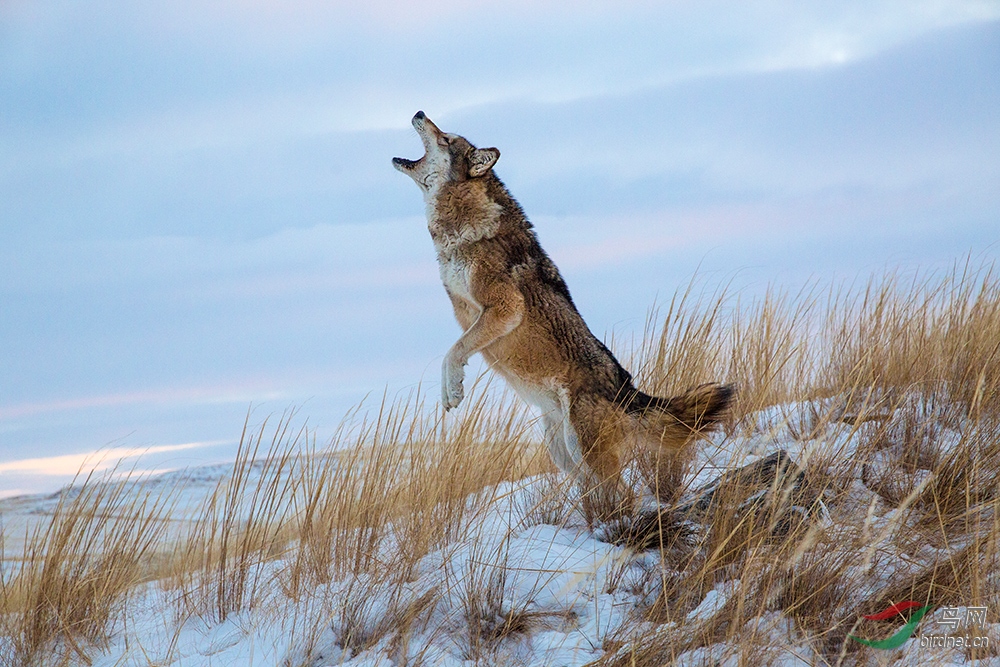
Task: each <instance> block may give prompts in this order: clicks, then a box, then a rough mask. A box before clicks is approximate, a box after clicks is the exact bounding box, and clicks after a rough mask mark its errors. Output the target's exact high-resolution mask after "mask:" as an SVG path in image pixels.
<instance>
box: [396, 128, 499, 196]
mask: <svg viewBox="0 0 1000 667" xmlns="http://www.w3.org/2000/svg"><path fill="white" fill-rule="evenodd" d="M413 127H414V128H416V130H417V134H418V135H420V140H421V141H423V142H424V151H425V154H424V156H423V157H422V158H420V159H419V160H407V159H406V158H401V157H394V158H392V166H394V167H395V168H396V169H398V170H400V171H401V172H403V173H404V174H406V175H407V176H409V177H410V178H412V179H413V180H414V181H415V182H416V184H417V185H419V186H420V189H421V190H423V191H424V194H425V195H429V194H431V193H433V192H434V191H435V190H436V189H437V188H438V187H440V186H441V184H443V183H447V182H458V181H467V180H469V179H472V178H481V177H483V176H485V175H486V174H488V173H489V172H490V169H492V168H493V165H495V164H496V163H497V160H499V159H500V151H498V150H497V149H495V148H476V147H475V146H473V145H472V144H470V143H469V142H468V141H467V140H466V139H465V138H464V137H460V136H458V135H457V134H447V133H445V132H442V131H441V130H439V129H438V126H437V125H435V124H434V123H432V122H431V119H430V118H428V117H427V116H425V115H424V112H423V111H418V112H417V113H416V115H415V116H414V117H413Z"/></svg>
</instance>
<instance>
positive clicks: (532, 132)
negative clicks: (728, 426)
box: [0, 0, 1000, 496]
mask: <svg viewBox="0 0 1000 667" xmlns="http://www.w3.org/2000/svg"><path fill="white" fill-rule="evenodd" d="M418 109H420V110H424V111H425V112H426V113H427V114H428V116H430V117H431V118H432V119H433V120H434V121H435V122H436V123H438V124H439V125H440V126H441V127H442V128H443V129H444V130H445V131H448V132H455V133H458V134H462V135H463V136H466V137H467V138H468V139H469V140H470V141H472V142H473V143H475V144H477V145H480V146H496V147H498V148H499V149H500V151H501V158H500V161H499V163H498V164H497V167H496V172H497V174H498V175H499V176H500V177H501V178H502V179H503V180H504V182H505V183H506V184H507V185H508V187H509V188H510V190H511V192H512V193H513V194H514V196H515V197H516V198H517V199H518V200H519V201H520V202H521V204H522V206H523V207H524V208H525V210H526V212H527V213H528V215H529V217H530V218H531V219H532V221H533V222H534V224H535V226H536V228H537V231H538V235H539V238H540V239H541V241H542V244H543V246H544V247H545V248H546V249H547V250H548V252H549V254H550V255H551V256H552V257H553V259H554V260H555V262H556V264H557V265H558V266H559V267H560V269H561V270H562V272H563V275H564V277H565V278H566V280H567V282H568V284H569V286H570V289H571V291H572V293H573V296H574V300H575V301H576V302H577V305H578V307H579V309H580V310H581V312H582V314H583V315H584V318H585V319H586V320H587V321H588V323H589V324H590V326H591V328H592V329H593V330H594V331H595V333H596V334H597V335H598V336H601V337H606V336H610V335H612V334H614V335H616V336H617V335H625V336H628V335H631V334H633V333H636V332H640V331H641V329H642V325H643V323H644V321H645V318H646V315H647V312H648V310H649V308H650V307H651V306H652V305H653V304H654V303H655V302H656V301H657V300H658V299H659V300H663V299H664V298H669V296H670V295H671V294H672V293H673V292H674V291H675V290H676V289H678V288H682V287H683V286H685V285H687V284H688V282H690V281H691V280H692V277H693V276H695V275H696V274H697V275H698V276H699V277H700V279H704V280H706V281H707V282H708V283H711V282H712V281H716V282H718V283H722V282H732V283H733V284H734V285H735V287H736V289H737V290H742V291H745V292H746V293H749V294H753V293H757V292H759V291H760V290H762V289H764V287H765V286H767V285H769V284H770V285H778V286H788V287H790V288H795V287H797V286H800V285H802V284H803V283H805V282H806V281H808V280H815V279H820V280H825V281H833V280H840V279H845V280H851V279H853V278H856V277H858V276H865V275H867V274H869V273H871V272H873V271H875V272H879V271H883V270H885V269H886V268H889V269H895V268H899V269H901V270H904V271H910V270H916V269H934V268H936V267H947V266H950V265H951V264H952V263H953V262H955V261H956V260H962V259H963V258H964V257H966V256H969V255H972V256H973V257H974V258H976V260H977V261H992V260H993V259H994V258H996V256H997V255H998V252H1000V158H998V156H1000V113H998V112H997V110H998V109H1000V2H984V1H969V2H966V1H959V0H956V1H953V2H942V1H923V0H903V1H898V2H896V1H881V0H875V1H870V2H857V3H851V2H841V1H837V2H813V3H801V2H791V1H789V2H776V1H761V2H755V3H741V2H703V1H701V2H662V3H653V2H636V3H629V4H627V5H625V4H622V3H611V2H585V3H580V2H551V3H547V2H506V3H488V4H487V3H475V2H457V1H454V2H452V1H449V0H443V1H436V0H428V1H426V2H422V3H412V2H368V3H353V4H345V3H341V2H319V1H310V0H302V1H296V0H291V1H285V2H280V3H279V2H269V1H265V0H244V1H241V2H235V1H233V0H218V1H208V2H206V1H205V0H199V1H198V2H191V1H188V0H172V1H170V2H159V1H156V0H153V1H150V2H142V3H126V2H121V1H117V0H115V1H102V0H95V1H94V2H88V3H79V2H71V1H68V0H67V1H57V0H37V1H36V0H5V1H4V2H3V3H0V496H9V495H15V494H19V493H28V492H47V491H52V490H55V489H57V488H59V487H60V486H61V485H63V484H65V483H67V482H68V481H69V480H70V479H71V478H72V474H73V473H74V472H75V471H76V470H77V469H79V468H80V467H81V466H84V467H85V468H86V467H93V466H104V467H108V466H112V465H114V463H115V461H118V460H120V459H121V460H123V461H124V464H123V465H125V466H126V467H127V466H136V467H138V468H139V469H146V468H151V467H156V468H158V469H166V468H176V467H183V466H188V465H198V464H202V463H210V462H216V461H224V460H227V459H231V458H232V457H233V455H234V452H235V446H236V442H237V441H238V439H239V436H240V432H241V430H242V427H243V424H244V421H245V420H246V419H247V418H249V420H250V423H251V425H255V424H260V423H261V422H262V421H263V420H264V419H265V418H268V417H269V416H271V418H272V419H273V418H276V417H277V416H280V415H281V414H282V413H283V412H284V411H286V410H288V409H295V410H297V414H296V417H295V419H296V420H298V421H299V422H300V423H301V422H305V423H307V424H308V425H309V426H310V427H311V428H313V429H315V433H316V434H317V437H318V439H319V440H320V441H322V439H323V438H324V437H329V434H330V433H332V432H333V429H334V428H335V427H336V425H337V424H338V423H339V422H340V420H341V418H342V417H343V415H344V414H345V413H346V412H347V411H348V410H349V409H351V407H352V406H355V405H357V404H358V403H359V402H361V401H366V405H370V404H372V402H374V403H375V404H377V402H378V400H379V399H380V397H381V396H382V394H383V392H387V393H388V395H389V396H393V395H396V394H398V393H400V392H402V393H405V392H407V391H410V390H412V389H414V388H415V387H416V386H417V385H418V384H421V383H422V386H423V387H424V388H425V389H426V390H427V392H428V394H429V395H432V396H436V395H437V391H438V388H437V381H438V377H439V367H440V363H441V360H442V358H443V355H444V353H445V352H446V351H447V349H448V347H449V346H450V345H451V343H452V342H453V341H454V339H455V338H456V337H457V335H458V333H459V330H458V326H457V324H456V323H455V322H454V318H453V316H452V314H451V312H450V306H449V303H448V300H447V298H446V297H445V295H444V293H443V289H442V288H441V286H440V281H439V278H438V274H437V269H436V266H435V262H434V253H433V248H432V245H431V242H430V239H429V237H428V235H427V231H426V223H425V220H424V217H423V202H422V198H421V196H420V193H419V191H418V190H417V188H416V187H415V186H414V184H413V183H412V182H411V181H410V180H409V179H407V178H406V177H405V176H402V175H401V174H399V173H398V172H396V171H395V170H394V169H392V167H391V164H390V160H391V158H392V157H393V156H403V157H410V158H416V157H419V155H420V154H421V153H422V149H421V146H420V142H419V140H418V139H417V137H416V134H415V132H414V131H413V130H412V128H411V127H410V124H409V122H410V118H411V117H412V116H413V114H414V113H415V112H416V111H417V110H418ZM366 397H367V398H366ZM248 415H249V417H248ZM321 444H322V443H321ZM95 452H97V454H95ZM140 453H145V455H144V456H143V457H141V458H137V456H138V455H139V454H140Z"/></svg>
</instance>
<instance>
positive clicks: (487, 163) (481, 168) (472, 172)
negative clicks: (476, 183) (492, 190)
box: [469, 148, 500, 178]
mask: <svg viewBox="0 0 1000 667" xmlns="http://www.w3.org/2000/svg"><path fill="white" fill-rule="evenodd" d="M499 159H500V151H498V150H497V149H495V148H477V149H476V150H474V151H472V154H471V155H469V176H471V177H472V178H477V177H479V176H482V175H483V174H485V173H486V172H488V171H489V170H490V169H492V168H493V165H495V164H496V163H497V160H499Z"/></svg>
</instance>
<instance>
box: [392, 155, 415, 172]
mask: <svg viewBox="0 0 1000 667" xmlns="http://www.w3.org/2000/svg"><path fill="white" fill-rule="evenodd" d="M422 159H423V158H420V160H422ZM420 160H407V159H406V158H405V157H394V158H392V163H393V164H394V165H396V166H397V167H402V168H403V169H413V167H414V166H416V164H417V163H418V162H420Z"/></svg>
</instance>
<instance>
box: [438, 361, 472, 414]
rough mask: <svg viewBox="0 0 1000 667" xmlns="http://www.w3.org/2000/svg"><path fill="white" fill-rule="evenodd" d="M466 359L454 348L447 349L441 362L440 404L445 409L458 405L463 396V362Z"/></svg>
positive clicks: (464, 362)
mask: <svg viewBox="0 0 1000 667" xmlns="http://www.w3.org/2000/svg"><path fill="white" fill-rule="evenodd" d="M466 363H467V361H466V360H465V359H462V358H461V357H460V356H458V355H457V354H456V353H455V348H452V349H450V350H448V354H446V355H445V356H444V363H443V364H441V404H442V405H444V409H445V410H451V409H452V408H455V407H458V404H459V403H461V402H462V399H463V398H464V397H465V387H464V386H463V385H462V383H463V381H464V380H465V364H466Z"/></svg>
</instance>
